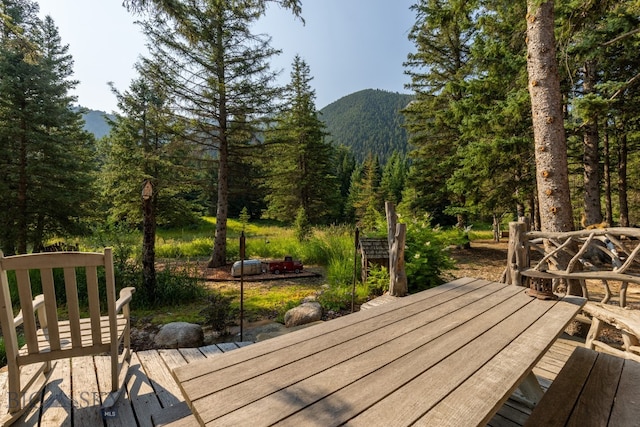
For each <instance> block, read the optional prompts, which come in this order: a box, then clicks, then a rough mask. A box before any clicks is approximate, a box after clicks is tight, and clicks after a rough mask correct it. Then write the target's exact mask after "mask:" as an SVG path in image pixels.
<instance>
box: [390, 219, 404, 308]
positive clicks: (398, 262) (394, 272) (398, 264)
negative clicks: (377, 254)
mask: <svg viewBox="0 0 640 427" xmlns="http://www.w3.org/2000/svg"><path fill="white" fill-rule="evenodd" d="M406 240H407V224H397V225H396V232H395V233H394V238H393V244H392V246H391V250H390V251H389V279H390V280H389V282H390V283H389V294H390V295H391V296H394V297H403V296H405V295H407V293H408V285H407V273H406V272H405V269H404V246H405V243H406Z"/></svg>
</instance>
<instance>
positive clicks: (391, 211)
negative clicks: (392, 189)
mask: <svg viewBox="0 0 640 427" xmlns="http://www.w3.org/2000/svg"><path fill="white" fill-rule="evenodd" d="M384 212H385V214H386V216H387V241H388V242H389V252H391V246H392V245H393V239H394V236H395V234H396V224H397V223H398V215H397V214H396V206H395V205H394V204H393V203H392V202H384Z"/></svg>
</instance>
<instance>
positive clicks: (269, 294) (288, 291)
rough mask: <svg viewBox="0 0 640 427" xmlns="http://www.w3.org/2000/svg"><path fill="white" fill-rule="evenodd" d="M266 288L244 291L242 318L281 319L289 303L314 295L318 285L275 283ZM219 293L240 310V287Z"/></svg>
mask: <svg viewBox="0 0 640 427" xmlns="http://www.w3.org/2000/svg"><path fill="white" fill-rule="evenodd" d="M267 283H269V284H267V285H266V286H259V287H257V286H253V287H247V288H246V289H244V317H245V319H247V320H248V321H250V322H253V321H256V320H259V319H261V318H264V317H268V318H281V317H282V316H283V315H284V312H285V311H286V310H287V309H289V308H291V303H296V304H297V303H299V302H301V301H302V300H303V299H304V298H305V297H307V296H310V295H315V294H316V293H317V292H318V290H319V286H318V285H305V284H296V285H282V284H278V283H277V281H273V284H270V282H267ZM221 293H222V294H223V295H226V296H231V297H233V298H234V301H233V303H232V304H231V306H232V307H233V308H236V309H239V308H240V286H239V285H238V287H237V288H225V289H222V290H221Z"/></svg>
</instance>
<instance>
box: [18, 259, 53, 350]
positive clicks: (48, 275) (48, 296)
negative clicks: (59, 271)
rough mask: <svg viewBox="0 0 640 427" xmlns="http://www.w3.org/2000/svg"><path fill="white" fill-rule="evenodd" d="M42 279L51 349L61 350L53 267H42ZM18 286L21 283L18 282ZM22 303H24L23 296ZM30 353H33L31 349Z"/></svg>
mask: <svg viewBox="0 0 640 427" xmlns="http://www.w3.org/2000/svg"><path fill="white" fill-rule="evenodd" d="M40 280H41V281H42V294H43V295H44V307H45V309H46V310H45V311H46V312H47V331H48V332H49V342H50V345H51V351H55V350H60V330H59V328H58V303H57V299H56V286H55V283H54V280H53V269H52V268H43V269H40ZM18 286H20V283H19V282H18ZM20 304H21V305H24V302H23V300H22V298H21V299H20ZM29 353H32V351H31V350H29Z"/></svg>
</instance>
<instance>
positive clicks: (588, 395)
mask: <svg viewBox="0 0 640 427" xmlns="http://www.w3.org/2000/svg"><path fill="white" fill-rule="evenodd" d="M638 384H640V363H638V362H635V361H632V360H626V359H622V358H619V357H616V356H613V355H610V354H606V353H599V352H596V351H593V350H589V349H587V348H584V347H577V348H576V349H575V350H574V352H573V354H572V355H571V357H570V358H569V360H568V361H567V363H566V364H565V365H564V367H563V368H562V370H561V371H560V373H559V374H558V376H557V377H556V379H555V380H554V381H553V383H552V384H551V387H549V389H548V390H547V392H546V393H545V394H544V397H543V398H542V400H541V401H540V402H539V403H538V405H537V406H536V408H535V409H534V410H533V412H532V414H531V416H530V417H529V419H528V420H527V423H526V424H525V427H529V426H530V427H538V426H545V427H553V426H569V425H571V426H584V427H588V426H594V427H595V426H597V427H602V426H612V427H613V426H633V425H638V423H639V421H640V405H639V404H638V403H639V402H640V387H638Z"/></svg>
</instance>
